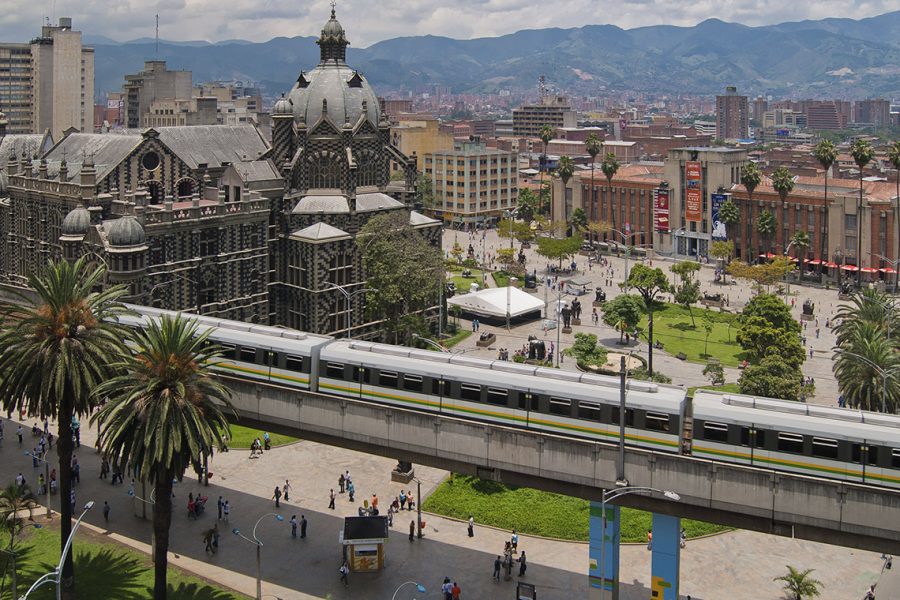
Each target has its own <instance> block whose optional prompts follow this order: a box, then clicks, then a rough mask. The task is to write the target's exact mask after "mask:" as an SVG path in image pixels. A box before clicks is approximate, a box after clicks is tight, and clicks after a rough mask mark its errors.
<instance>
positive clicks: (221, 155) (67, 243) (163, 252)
mask: <svg viewBox="0 0 900 600" xmlns="http://www.w3.org/2000/svg"><path fill="white" fill-rule="evenodd" d="M317 43H318V45H319V48H320V56H321V57H320V61H319V64H318V65H316V66H315V67H314V68H313V69H311V70H309V71H301V72H300V73H299V75H298V77H297V82H296V84H295V85H294V87H293V88H292V89H291V90H290V92H289V93H287V94H286V95H284V96H283V97H282V98H281V99H280V100H279V101H278V102H276V104H275V106H274V108H273V114H272V121H273V126H272V139H271V140H265V139H263V138H262V136H261V135H260V133H259V131H258V130H256V129H255V128H254V127H253V126H252V125H238V126H225V125H216V126H194V127H166V128H159V129H147V130H143V131H134V130H131V131H125V132H121V133H105V134H93V133H79V132H77V131H74V130H70V131H67V132H65V133H64V136H63V138H62V139H61V140H60V141H59V142H57V143H55V144H52V147H49V148H47V147H34V144H32V145H31V146H29V147H27V148H26V147H24V146H22V144H19V146H22V147H21V148H17V146H16V144H15V143H6V142H7V140H6V139H5V138H4V137H3V132H2V130H0V285H2V286H4V287H13V288H21V287H25V286H26V285H27V277H28V275H29V274H30V273H34V272H39V271H40V270H41V269H42V268H43V266H44V265H46V264H47V262H48V261H49V260H53V259H60V258H65V259H69V260H74V259H76V258H77V257H80V256H87V257H88V258H89V259H90V260H92V261H96V262H99V263H103V264H105V265H107V267H108V275H107V281H108V283H110V284H112V283H121V284H124V285H126V286H127V288H128V296H127V297H126V301H130V302H135V303H143V304H150V305H154V306H158V307H161V308H168V309H173V310H185V311H190V312H200V313H202V314H208V315H214V316H221V317H223V318H230V319H238V320H245V321H248V322H254V323H266V324H272V325H281V326H286V327H291V328H296V329H301V330H305V331H310V332H315V333H322V334H334V335H352V336H354V337H366V336H374V335H377V334H378V323H377V322H372V323H367V322H365V321H366V319H365V318H364V317H365V310H364V306H363V303H364V302H365V298H364V294H355V295H354V294H353V292H354V291H355V290H359V289H363V288H364V287H365V274H364V273H363V270H362V261H361V256H360V251H359V247H358V245H357V236H358V234H359V232H360V230H361V229H362V228H363V227H364V226H365V224H366V223H367V222H368V221H369V220H370V219H371V218H373V217H374V216H376V215H378V214H383V213H386V212H395V211H396V212H401V213H402V214H403V215H404V218H408V220H409V223H410V225H411V226H412V227H413V228H415V229H416V230H418V231H420V232H421V233H422V234H423V235H424V236H425V237H426V239H428V240H429V241H430V242H431V243H432V244H434V245H439V243H440V223H439V222H438V221H435V220H433V219H430V218H428V217H425V216H424V215H421V214H419V213H418V212H416V211H414V210H413V209H412V202H413V200H414V197H415V177H416V171H415V168H416V159H415V157H406V156H404V155H403V154H402V153H401V152H400V151H399V150H398V149H397V148H396V147H394V146H393V145H392V144H391V139H390V124H389V122H388V120H387V118H386V117H385V115H383V114H382V113H381V109H380V107H379V102H378V99H377V97H376V95H375V93H374V91H373V90H372V88H371V86H370V85H369V83H368V82H367V81H366V79H365V77H364V76H363V74H362V73H359V72H358V71H356V70H354V69H353V68H351V67H350V66H348V65H347V64H346V61H345V58H346V49H347V46H348V44H349V42H348V41H347V38H346V34H345V32H344V29H343V27H342V26H341V24H340V23H339V22H338V20H337V18H336V17H335V14H334V10H333V9H332V14H331V18H330V19H329V21H328V22H327V23H326V24H325V27H324V28H323V29H322V33H321V36H320V38H319V40H318V42H317ZM13 137H14V136H13ZM4 144H5V146H6V147H7V151H6V152H5V154H4V150H3V149H4ZM392 164H393V165H395V166H396V165H399V166H400V168H401V169H402V171H403V173H404V175H405V178H404V179H403V180H401V181H391V180H390V172H391V165H392ZM348 295H349V296H350V298H351V300H349V301H348V300H347V296H348ZM437 302H438V298H435V311H436V310H437Z"/></svg>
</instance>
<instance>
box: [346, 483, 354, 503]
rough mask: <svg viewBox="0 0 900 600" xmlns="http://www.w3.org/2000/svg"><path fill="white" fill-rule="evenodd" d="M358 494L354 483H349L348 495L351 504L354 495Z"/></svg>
mask: <svg viewBox="0 0 900 600" xmlns="http://www.w3.org/2000/svg"><path fill="white" fill-rule="evenodd" d="M355 493H356V488H355V487H354V486H353V482H352V481H350V482H348V483H347V494H349V495H350V502H353V494H355Z"/></svg>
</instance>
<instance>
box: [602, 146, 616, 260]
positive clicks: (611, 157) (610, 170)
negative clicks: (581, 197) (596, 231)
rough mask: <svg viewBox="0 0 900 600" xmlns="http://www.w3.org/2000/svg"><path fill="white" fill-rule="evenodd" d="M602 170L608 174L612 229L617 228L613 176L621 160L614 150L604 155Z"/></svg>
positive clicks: (607, 183) (607, 195) (607, 193)
mask: <svg viewBox="0 0 900 600" xmlns="http://www.w3.org/2000/svg"><path fill="white" fill-rule="evenodd" d="M600 170H601V171H603V175H604V176H606V186H607V190H606V198H607V199H608V200H609V214H610V222H611V223H612V227H611V229H616V207H615V201H614V200H613V192H612V180H613V177H615V176H616V173H618V172H619V161H618V160H616V155H615V154H613V153H612V152H608V153H607V154H606V156H604V157H603V162H602V163H600ZM618 253H619V246H618V244H616V254H617V255H618Z"/></svg>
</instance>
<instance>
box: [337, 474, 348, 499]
mask: <svg viewBox="0 0 900 600" xmlns="http://www.w3.org/2000/svg"><path fill="white" fill-rule="evenodd" d="M346 483H347V482H346V481H345V480H344V474H343V473H341V476H340V477H338V489H339V490H340V493H341V494H343V493H344V485H346Z"/></svg>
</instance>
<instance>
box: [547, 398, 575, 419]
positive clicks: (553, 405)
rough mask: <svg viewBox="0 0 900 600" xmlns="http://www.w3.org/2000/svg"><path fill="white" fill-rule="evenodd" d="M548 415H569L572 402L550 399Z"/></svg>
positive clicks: (562, 399) (563, 399)
mask: <svg viewBox="0 0 900 600" xmlns="http://www.w3.org/2000/svg"><path fill="white" fill-rule="evenodd" d="M550 413H551V414H554V415H565V416H569V415H571V414H572V401H571V400H566V399H565V398H550Z"/></svg>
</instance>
